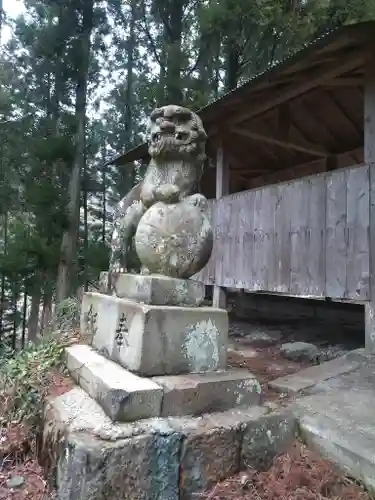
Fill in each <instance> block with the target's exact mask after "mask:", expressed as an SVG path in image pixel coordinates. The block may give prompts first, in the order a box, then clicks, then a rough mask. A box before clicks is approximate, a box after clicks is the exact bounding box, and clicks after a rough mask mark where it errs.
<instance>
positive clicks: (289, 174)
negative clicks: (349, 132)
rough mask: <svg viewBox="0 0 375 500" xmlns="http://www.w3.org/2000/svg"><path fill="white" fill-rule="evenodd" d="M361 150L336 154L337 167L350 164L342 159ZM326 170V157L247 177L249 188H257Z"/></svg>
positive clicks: (359, 152)
mask: <svg viewBox="0 0 375 500" xmlns="http://www.w3.org/2000/svg"><path fill="white" fill-rule="evenodd" d="M361 150H362V148H357V149H355V150H352V151H346V152H345V153H342V154H339V155H337V168H343V167H345V166H348V165H350V164H352V162H349V163H348V162H347V161H344V160H345V158H347V157H348V156H349V155H352V154H354V153H358V154H361ZM358 163H361V162H358ZM331 165H332V164H331ZM326 171H327V166H326V159H324V158H319V159H318V160H313V161H311V162H309V163H304V164H302V165H295V166H294V167H289V168H287V169H281V170H275V171H273V172H272V173H270V172H269V173H265V174H264V175H262V176H259V177H253V178H249V189H254V188H258V187H261V186H265V185H267V184H276V183H278V182H285V181H290V180H293V179H299V178H301V177H306V176H308V175H316V174H319V173H322V172H326Z"/></svg>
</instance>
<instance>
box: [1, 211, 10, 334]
mask: <svg viewBox="0 0 375 500" xmlns="http://www.w3.org/2000/svg"><path fill="white" fill-rule="evenodd" d="M2 218H3V221H4V224H3V238H4V255H6V251H7V244H8V214H7V213H5V214H4V215H3V216H2ZM4 311H5V272H4V271H3V272H2V273H1V291H0V340H1V335H2V333H3V327H4Z"/></svg>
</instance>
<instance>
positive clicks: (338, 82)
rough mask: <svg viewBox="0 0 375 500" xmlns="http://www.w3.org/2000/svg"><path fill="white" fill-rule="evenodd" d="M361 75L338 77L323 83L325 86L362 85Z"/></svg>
mask: <svg viewBox="0 0 375 500" xmlns="http://www.w3.org/2000/svg"><path fill="white" fill-rule="evenodd" d="M363 83H364V78H363V77H354V76H353V77H344V76H341V77H338V78H334V79H333V80H331V81H330V82H327V83H325V84H324V86H325V87H359V86H360V85H363Z"/></svg>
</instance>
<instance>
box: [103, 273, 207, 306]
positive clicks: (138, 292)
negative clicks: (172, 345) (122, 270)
mask: <svg viewBox="0 0 375 500" xmlns="http://www.w3.org/2000/svg"><path fill="white" fill-rule="evenodd" d="M100 278H101V283H102V286H103V287H104V288H103V289H108V288H109V282H108V273H107V272H103V273H101V275H100ZM111 287H112V290H113V292H114V294H115V295H116V296H117V297H120V298H123V299H129V300H134V301H136V302H142V303H144V304H152V305H155V306H166V305H167V306H185V307H198V306H200V305H201V304H202V302H203V301H204V297H205V291H206V287H205V285H204V283H201V282H199V281H195V280H192V279H179V278H170V277H168V276H162V275H155V274H151V275H139V274H117V275H112V277H111Z"/></svg>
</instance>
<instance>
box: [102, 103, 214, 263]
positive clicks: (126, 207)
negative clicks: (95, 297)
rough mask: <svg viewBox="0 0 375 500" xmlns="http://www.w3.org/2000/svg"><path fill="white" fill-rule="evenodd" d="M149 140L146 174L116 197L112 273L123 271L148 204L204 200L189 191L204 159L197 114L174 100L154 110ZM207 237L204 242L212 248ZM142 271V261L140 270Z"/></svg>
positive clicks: (204, 139) (198, 175)
mask: <svg viewBox="0 0 375 500" xmlns="http://www.w3.org/2000/svg"><path fill="white" fill-rule="evenodd" d="M148 141H149V154H150V157H151V161H150V163H149V165H148V168H147V171H146V174H145V177H144V179H143V181H142V182H141V183H139V184H137V185H136V186H135V187H134V188H133V189H132V190H131V191H130V192H129V193H128V194H127V195H126V196H125V197H124V198H123V199H122V200H121V201H120V203H119V205H118V207H117V209H116V211H115V215H114V231H113V235H112V244H111V260H110V272H112V273H119V272H127V271H128V259H127V256H128V252H129V248H130V244H131V241H132V238H133V237H134V236H135V233H136V231H137V227H138V225H139V223H140V221H141V218H142V217H143V215H144V214H145V213H146V211H147V210H148V209H149V208H150V207H152V206H153V205H155V204H156V203H159V202H162V203H164V204H176V203H177V204H178V203H180V202H182V201H183V200H186V199H187V198H188V197H190V195H192V196H191V204H192V205H197V204H199V205H200V206H202V208H203V205H204V202H203V205H202V200H204V201H205V198H204V197H203V196H202V195H194V194H193V193H194V192H195V190H196V189H197V187H198V182H199V179H200V176H201V174H202V170H203V162H204V159H205V141H206V133H205V131H204V128H203V124H202V121H201V119H200V118H199V117H198V115H197V114H196V113H193V112H192V111H190V110H189V109H186V108H182V107H180V106H174V105H169V106H164V107H162V108H158V109H156V110H155V111H154V112H153V113H152V114H151V117H150V122H149V128H148ZM149 215H150V214H149ZM148 219H150V217H148ZM148 223H150V220H148ZM211 237H212V235H211ZM207 238H208V243H207V244H208V246H210V245H211V247H212V242H211V243H210V241H209V237H207ZM143 248H145V247H144V246H143ZM206 253H207V249H206ZM209 253H211V250H210V251H209ZM146 260H147V259H146ZM203 260H205V259H203ZM141 261H142V259H141ZM143 263H144V262H143ZM205 263H206V262H205ZM205 263H204V264H203V266H204V265H205ZM203 266H202V267H203ZM147 272H148V269H147V268H146V266H144V267H143V273H147Z"/></svg>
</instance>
